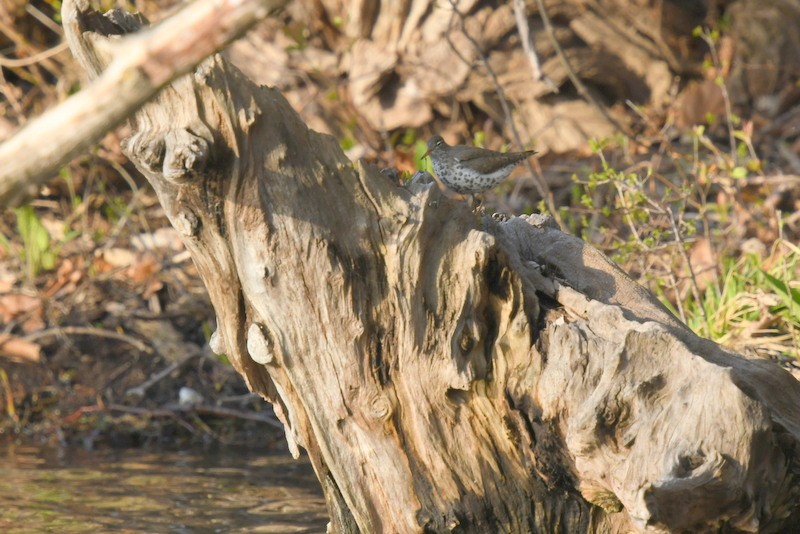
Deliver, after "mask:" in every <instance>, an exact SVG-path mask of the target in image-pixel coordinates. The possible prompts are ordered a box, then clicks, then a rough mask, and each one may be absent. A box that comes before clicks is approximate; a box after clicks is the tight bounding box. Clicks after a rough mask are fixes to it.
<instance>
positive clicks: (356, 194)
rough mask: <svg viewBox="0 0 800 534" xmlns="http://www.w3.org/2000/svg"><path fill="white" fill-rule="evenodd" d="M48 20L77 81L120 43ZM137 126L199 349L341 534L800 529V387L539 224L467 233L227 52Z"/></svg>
mask: <svg viewBox="0 0 800 534" xmlns="http://www.w3.org/2000/svg"><path fill="white" fill-rule="evenodd" d="M63 20H64V25H65V31H67V32H68V33H69V34H71V39H70V43H71V46H73V47H78V48H79V49H73V52H74V53H75V55H76V56H77V57H80V58H82V60H83V62H84V67H85V68H87V69H88V70H89V71H90V73H91V74H92V75H93V76H97V75H98V74H99V72H100V70H101V69H102V66H103V65H104V64H105V62H107V61H108V51H109V50H110V51H111V52H112V53H113V48H110V47H107V46H105V47H103V48H102V50H103V52H104V53H102V54H100V53H98V52H97V50H98V49H97V48H96V47H98V46H100V45H101V44H102V43H103V41H104V39H105V37H106V33H108V25H109V24H111V25H116V26H117V27H116V29H115V31H116V33H125V32H126V31H129V30H130V28H131V27H134V26H135V24H136V19H135V18H134V17H129V16H127V15H125V14H122V13H117V14H116V15H115V16H114V17H112V18H110V19H103V20H104V23H103V24H102V25H96V24H95V23H96V22H97V20H98V18H97V16H96V14H95V13H93V12H91V11H88V10H83V9H79V8H78V7H76V4H75V2H73V1H70V0H66V1H65V2H64V4H63ZM123 21H124V22H123ZM87 58H89V59H88V60H87ZM130 128H131V131H132V133H131V135H130V137H129V138H128V139H127V141H126V143H125V145H124V150H125V152H126V154H127V155H128V156H129V157H130V158H131V160H132V161H134V162H135V163H136V165H137V166H138V168H139V169H140V170H141V171H142V173H144V175H145V176H146V177H147V178H148V180H149V181H150V182H151V183H152V185H153V187H154V188H155V190H156V192H157V194H158V196H159V198H160V201H161V203H162V204H163V206H164V209H165V211H166V213H167V215H168V217H169V219H170V221H171V222H172V224H173V225H174V226H175V227H176V228H177V229H178V230H179V231H180V233H181V234H182V235H183V236H184V240H185V243H186V246H187V248H188V249H189V251H190V252H191V254H192V256H193V258H194V261H195V263H196V265H197V267H198V270H199V271H200V274H201V275H202V277H203V279H204V281H205V283H206V286H207V288H208V291H209V293H210V296H211V299H212V302H213V305H214V307H215V310H216V313H217V316H218V330H217V332H216V333H215V335H214V336H213V339H212V347H213V348H214V350H216V351H218V352H224V353H225V354H226V355H227V356H228V358H229V359H230V361H231V362H232V363H233V365H234V366H235V367H236V369H237V370H238V371H239V372H240V373H241V374H242V376H243V377H244V378H245V380H246V381H247V383H248V384H249V386H250V388H252V389H253V390H254V391H256V392H258V393H260V394H261V395H263V396H264V398H266V399H267V400H269V401H270V402H272V403H273V404H274V406H275V411H276V414H277V415H278V416H279V418H280V419H281V421H282V422H283V423H284V425H285V430H286V437H287V441H288V444H289V449H290V451H291V452H292V454H293V455H294V456H295V457H297V456H298V455H299V454H300V449H301V448H302V449H305V450H306V451H307V453H308V456H309V458H310V461H311V463H312V464H313V467H314V469H315V471H316V473H317V476H318V477H319V480H320V482H321V484H322V487H323V490H324V493H325V497H326V499H327V503H328V508H329V511H330V515H331V530H332V531H334V532H363V533H373V532H465V533H467V532H468V533H471V532H475V533H486V532H513V533H516V532H569V533H577V532H630V531H648V532H667V531H672V532H705V531H712V532H716V531H722V532H739V531H743V532H756V531H760V532H785V531H786V529H788V528H790V526H791V525H794V524H798V522H800V508H798V476H799V473H800V464H799V463H798V454H799V453H800V447H799V444H800V385H798V383H797V382H796V381H795V380H794V379H793V378H792V377H791V376H790V375H788V374H787V373H785V372H783V371H782V370H780V369H779V368H778V367H777V366H774V365H772V364H770V363H768V362H764V361H754V360H747V359H745V358H743V357H742V356H740V355H737V354H733V353H731V352H728V351H726V350H725V349H723V348H721V347H719V346H717V345H715V344H713V343H711V342H709V341H706V340H703V339H699V338H697V337H696V336H695V335H694V334H692V333H691V332H690V331H689V330H688V329H687V328H686V327H684V326H683V325H682V324H680V323H679V322H678V321H677V320H675V319H674V318H673V317H672V316H671V315H670V314H669V313H668V312H667V311H666V310H665V309H664V308H662V307H661V305H660V304H659V303H658V302H657V300H655V298H654V297H652V296H651V295H650V294H648V293H647V292H646V291H645V290H644V289H642V288H641V287H639V286H638V285H636V284H635V283H634V282H633V281H632V280H630V279H629V278H628V277H627V276H626V275H625V274H624V273H622V272H621V271H620V270H618V269H617V268H616V267H615V266H614V265H613V264H612V263H611V262H610V261H609V260H607V259H606V258H605V257H604V256H602V255H601V254H600V253H598V252H596V251H595V250H593V249H592V248H591V247H588V246H587V245H585V244H584V243H582V242H581V241H580V240H578V239H576V238H574V237H570V236H568V235H565V234H563V233H562V232H560V231H559V230H558V229H557V228H554V227H553V226H552V225H551V224H550V223H549V222H548V220H547V219H545V218H542V217H538V216H531V217H512V218H509V219H507V220H503V218H497V219H494V218H492V217H486V216H484V217H477V216H475V215H473V214H472V213H471V211H470V210H469V208H468V207H467V205H466V203H463V202H459V201H455V200H452V199H449V198H447V197H445V196H443V195H442V194H440V192H439V190H438V189H437V188H436V186H435V185H434V184H432V183H431V182H430V181H428V180H425V179H424V178H423V179H416V180H412V181H411V183H409V184H406V185H404V186H401V185H399V184H397V183H395V182H394V181H393V180H392V179H391V178H390V177H389V176H387V175H385V174H382V173H380V172H378V171H377V170H376V169H373V168H370V167H368V166H365V165H362V164H353V163H351V162H350V161H349V160H347V159H346V158H345V157H344V155H343V154H342V152H341V150H340V148H339V145H338V144H337V142H336V140H334V139H333V138H331V137H329V136H325V135H321V134H318V133H316V132H314V131H311V130H309V129H308V128H307V127H306V125H305V124H304V123H303V122H302V121H301V120H300V119H299V117H298V115H297V114H296V113H295V112H294V111H293V110H292V108H291V107H290V106H289V105H288V103H287V102H286V100H285V99H284V98H283V97H282V96H281V94H280V93H279V92H277V91H276V90H274V89H269V88H266V87H258V86H256V85H254V84H253V83H251V82H250V81H249V80H248V79H246V78H245V77H244V76H243V75H242V74H241V73H240V72H239V71H238V70H237V69H235V68H233V67H231V66H230V65H229V64H227V63H226V62H225V61H224V60H222V59H221V58H220V57H218V56H212V57H211V58H209V59H208V60H206V61H205V62H204V63H202V64H201V65H200V66H199V67H198V69H197V70H196V71H195V72H194V73H193V74H190V75H188V76H186V77H184V78H182V79H180V80H179V81H178V82H176V83H174V84H172V85H171V86H169V87H168V88H167V89H165V90H164V91H163V92H162V93H161V94H160V95H159V96H158V97H157V99H156V100H154V101H152V102H151V103H149V104H146V105H145V106H144V107H143V108H141V110H140V111H139V112H138V113H136V115H135V116H134V117H133V118H132V119H131V120H130Z"/></svg>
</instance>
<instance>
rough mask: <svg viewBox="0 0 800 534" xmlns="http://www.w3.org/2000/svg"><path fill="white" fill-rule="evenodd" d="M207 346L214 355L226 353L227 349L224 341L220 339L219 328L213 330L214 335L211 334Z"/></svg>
mask: <svg viewBox="0 0 800 534" xmlns="http://www.w3.org/2000/svg"><path fill="white" fill-rule="evenodd" d="M217 324H219V320H217ZM208 346H209V348H210V349H211V350H212V351H213V352H214V354H217V355H220V354H225V353H226V352H228V349H227V348H226V347H225V339H224V338H223V337H222V332H221V331H220V329H219V328H217V329H216V330H214V333H213V334H211V339H209V340H208Z"/></svg>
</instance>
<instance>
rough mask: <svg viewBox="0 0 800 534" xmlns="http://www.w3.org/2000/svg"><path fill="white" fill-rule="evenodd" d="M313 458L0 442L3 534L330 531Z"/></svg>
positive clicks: (231, 451) (248, 452)
mask: <svg viewBox="0 0 800 534" xmlns="http://www.w3.org/2000/svg"><path fill="white" fill-rule="evenodd" d="M327 521H328V519H327V515H326V511H325V503H324V500H323V498H322V494H321V492H320V490H319V484H318V482H317V480H316V478H315V477H314V474H313V471H312V470H311V468H310V466H309V465H308V464H307V463H304V462H300V461H295V460H293V459H292V458H291V457H290V456H288V455H275V454H268V453H266V452H264V451H253V450H241V449H236V448H232V447H231V448H218V449H215V450H202V449H201V450H197V449H192V450H189V451H158V452H154V451H152V450H141V449H124V450H103V451H86V450H82V449H46V448H38V447H21V446H9V445H0V532H3V533H9V534H11V533H28V532H31V533H33V532H59V533H62V532H93V533H94V532H269V533H281V534H283V533H287V534H288V533H317V532H325V525H326V523H327Z"/></svg>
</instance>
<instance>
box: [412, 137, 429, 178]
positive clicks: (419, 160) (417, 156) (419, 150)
mask: <svg viewBox="0 0 800 534" xmlns="http://www.w3.org/2000/svg"><path fill="white" fill-rule="evenodd" d="M427 151H428V145H427V144H426V143H425V141H423V140H422V139H417V142H416V143H414V167H415V168H416V169H417V170H420V171H427V172H433V165H431V158H429V157H424V156H425V153H426V152H427Z"/></svg>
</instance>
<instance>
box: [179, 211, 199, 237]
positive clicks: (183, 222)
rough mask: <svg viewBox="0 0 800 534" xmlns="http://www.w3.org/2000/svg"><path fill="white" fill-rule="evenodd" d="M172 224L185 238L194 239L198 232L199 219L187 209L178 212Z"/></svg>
mask: <svg viewBox="0 0 800 534" xmlns="http://www.w3.org/2000/svg"><path fill="white" fill-rule="evenodd" d="M173 224H174V225H175V228H176V229H177V230H178V231H179V232H180V233H181V234H182V235H184V236H186V237H194V236H196V235H197V234H198V233H199V232H200V219H198V218H197V215H195V214H194V212H193V211H192V210H190V209H188V208H187V209H183V210H181V211H179V212H178V214H177V215H176V216H175V220H174V221H173Z"/></svg>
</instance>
